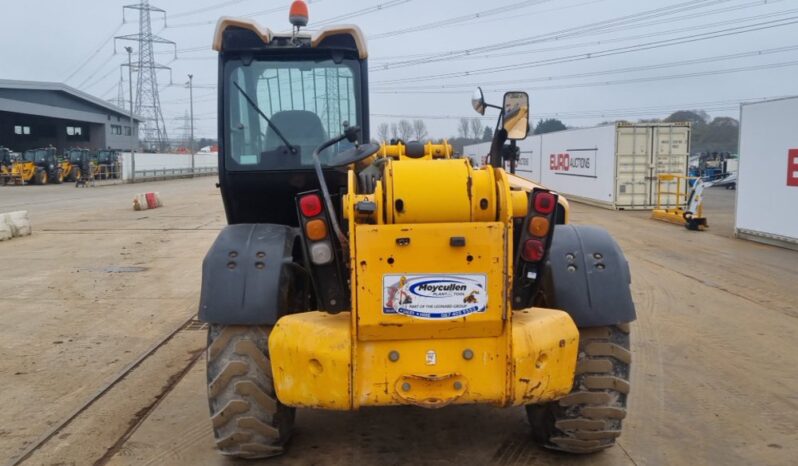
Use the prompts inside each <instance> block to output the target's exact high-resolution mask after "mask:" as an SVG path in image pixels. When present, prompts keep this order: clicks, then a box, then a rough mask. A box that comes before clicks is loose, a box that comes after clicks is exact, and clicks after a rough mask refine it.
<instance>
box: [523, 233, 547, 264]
mask: <svg viewBox="0 0 798 466" xmlns="http://www.w3.org/2000/svg"><path fill="white" fill-rule="evenodd" d="M544 251H545V248H544V247H543V242H541V241H539V240H536V239H528V240H526V242H525V243H524V250H523V251H522V252H521V257H523V258H524V260H525V261H527V262H537V261H539V260H541V259H542V258H543V253H544Z"/></svg>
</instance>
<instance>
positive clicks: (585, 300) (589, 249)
mask: <svg viewBox="0 0 798 466" xmlns="http://www.w3.org/2000/svg"><path fill="white" fill-rule="evenodd" d="M631 281H632V280H631V274H630V273H629V263H628V262H627V261H626V257H624V255H623V252H622V251H621V248H620V247H619V246H618V243H616V242H615V240H614V239H613V238H612V237H611V236H610V234H609V233H607V231H605V230H603V229H601V228H597V227H593V226H586V225H570V224H569V225H557V226H556V227H555V230H554V237H553V239H552V243H551V250H550V252H549V260H548V263H547V267H546V273H545V275H544V287H543V288H544V294H545V295H546V305H547V306H549V307H553V308H556V309H561V310H563V311H566V312H567V313H568V314H570V315H571V318H572V319H573V320H574V322H575V323H576V326H577V327H597V326H604V325H615V324H620V323H625V322H631V321H633V320H635V318H636V313H635V306H634V303H633V302H632V293H631V290H630V284H631Z"/></svg>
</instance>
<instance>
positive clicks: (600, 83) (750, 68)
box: [374, 60, 798, 94]
mask: <svg viewBox="0 0 798 466" xmlns="http://www.w3.org/2000/svg"><path fill="white" fill-rule="evenodd" d="M795 65H798V60H794V61H785V62H777V63H767V64H763V65H752V66H740V67H736V68H726V69H721V70H710V71H695V72H692V73H683V74H672V75H667V76H651V77H642V78H629V79H619V80H614V81H597V82H588V83H575V84H552V85H549V86H537V87H527V88H526V89H525V90H526V91H543V90H553V89H574V88H580V87H596V86H610V85H618V84H635V83H643V82H655V81H668V80H671V79H682V78H695V77H703V76H716V75H721V74H728V73H739V72H745V71H762V70H770V69H776V68H785V67H790V66H795ZM485 90H486V91H496V90H498V89H485ZM462 93H463V91H441V90H437V91H412V92H396V91H374V94H462Z"/></svg>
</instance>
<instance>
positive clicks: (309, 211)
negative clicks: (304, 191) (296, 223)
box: [299, 194, 321, 217]
mask: <svg viewBox="0 0 798 466" xmlns="http://www.w3.org/2000/svg"><path fill="white" fill-rule="evenodd" d="M299 210H301V211H302V215H304V216H305V217H315V216H317V215H319V214H320V213H321V198H320V197H319V195H318V194H308V195H305V196H302V197H301V198H300V199H299Z"/></svg>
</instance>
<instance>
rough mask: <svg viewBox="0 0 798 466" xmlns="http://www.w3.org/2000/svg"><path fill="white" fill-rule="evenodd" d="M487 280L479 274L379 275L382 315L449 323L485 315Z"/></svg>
mask: <svg viewBox="0 0 798 466" xmlns="http://www.w3.org/2000/svg"><path fill="white" fill-rule="evenodd" d="M486 282H487V279H486V278H485V275H481V274H463V275H443V274H441V275H438V274H426V275H410V274H408V275H399V274H396V275H394V274H392V275H383V277H382V289H383V301H382V303H383V305H382V312H383V313H384V314H403V315H406V316H410V317H418V318H420V319H453V318H456V317H463V316H466V315H468V314H473V313H475V312H485V308H486V307H487V304H488V293H487V284H486Z"/></svg>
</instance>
